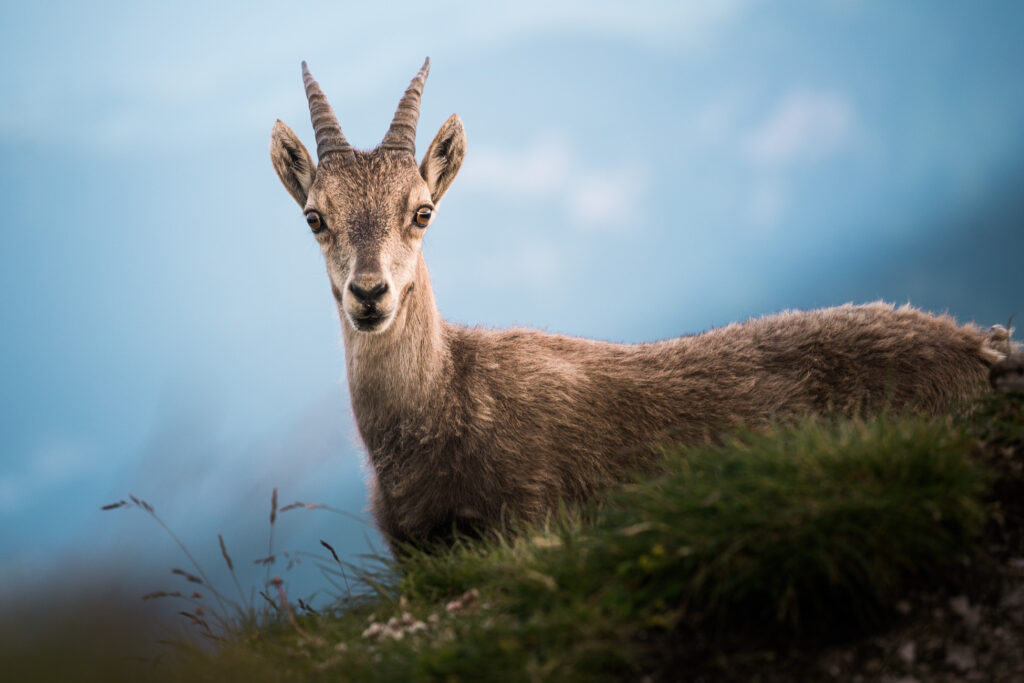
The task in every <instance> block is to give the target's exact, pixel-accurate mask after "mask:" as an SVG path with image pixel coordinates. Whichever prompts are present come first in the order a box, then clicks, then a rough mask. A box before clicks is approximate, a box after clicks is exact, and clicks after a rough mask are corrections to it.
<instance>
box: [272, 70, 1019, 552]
mask: <svg viewBox="0 0 1024 683" xmlns="http://www.w3.org/2000/svg"><path fill="white" fill-rule="evenodd" d="M429 64H430V61H429V59H428V60H427V61H426V62H425V63H424V64H423V68H421V69H420V71H419V73H418V74H417V75H416V77H415V78H414V79H413V80H412V83H411V84H410V85H409V88H408V89H407V90H406V91H405V95H404V96H403V97H402V99H401V101H400V102H399V104H398V110H397V111H396V112H395V116H394V119H393V120H392V122H391V127H390V128H389V129H388V132H387V134H386V135H385V136H384V140H383V142H382V143H381V144H380V146H378V147H377V148H376V149H374V150H372V151H370V152H362V151H358V150H356V149H354V148H353V147H352V146H351V145H349V143H348V141H347V140H346V139H345V136H344V135H342V132H341V127H340V126H339V124H338V121H337V119H336V118H335V115H334V112H333V110H332V109H331V106H330V105H329V104H328V102H327V100H326V98H325V97H324V94H323V92H322V91H321V90H320V86H319V85H318V84H317V82H316V81H315V80H314V79H313V77H312V75H310V73H309V70H308V69H307V68H306V64H305V62H303V64H302V75H303V80H304V82H305V87H306V97H307V99H308V101H309V110H310V113H311V116H312V120H313V130H314V131H315V133H316V142H317V158H318V161H319V163H314V162H313V159H312V158H311V157H310V155H309V152H308V151H306V148H305V147H304V146H303V144H302V143H301V142H300V141H299V139H298V137H296V135H295V133H294V132H293V131H292V130H291V129H290V128H289V127H288V126H286V125H285V124H283V123H282V122H280V121H278V122H277V123H276V124H275V126H274V131H273V136H272V138H271V146H270V153H271V159H272V161H273V164H274V168H275V170H276V171H277V174H278V177H279V178H280V179H281V182H282V183H284V186H285V187H286V188H287V189H288V192H289V193H290V194H291V195H292V197H294V198H295V200H296V201H297V202H298V203H299V205H300V206H301V207H302V210H303V212H304V213H305V216H306V222H307V223H308V224H309V227H310V229H312V231H313V235H314V237H315V238H316V240H317V242H318V243H319V244H320V250H321V251H322V252H323V255H324V258H325V259H326V261H327V274H328V276H329V278H330V281H331V291H332V292H333V293H334V298H335V301H336V302H337V307H338V313H339V315H340V317H341V325H342V331H343V335H344V342H345V360H346V365H347V368H348V383H349V391H350V392H351V396H352V409H353V412H354V413H355V418H356V423H357V425H358V428H359V433H360V435H361V436H362V439H363V442H364V443H365V444H366V449H367V451H368V453H369V461H370V464H371V466H372V470H373V477H374V481H373V482H372V484H371V486H372V491H371V508H372V511H373V514H374V516H375V517H376V520H377V522H378V524H379V525H380V527H381V529H382V531H383V532H384V533H385V535H386V536H387V537H388V539H389V541H390V542H391V543H392V544H393V546H394V545H395V544H402V543H408V542H413V543H421V542H427V541H431V540H435V539H438V538H441V537H443V536H445V535H449V534H451V532H452V529H453V528H460V529H471V530H474V531H481V530H487V529H493V528H496V527H498V526H499V525H501V524H502V523H503V521H505V520H509V519H514V520H521V521H527V522H529V521H538V520H540V519H542V518H543V517H544V516H545V515H546V514H548V513H550V512H551V511H552V510H553V509H555V508H556V507H557V505H558V501H560V500H563V499H564V500H581V499H586V498H587V497H589V496H591V495H592V494H593V493H594V492H595V491H596V490H597V489H599V488H600V487H602V486H604V485H606V484H608V483H610V482H615V481H616V480H619V479H621V478H622V477H623V476H624V475H625V473H627V472H629V471H631V470H636V469H639V468H642V467H644V466H649V465H650V464H651V460H652V458H654V457H655V456H654V455H653V452H652V450H651V449H649V448H644V447H643V446H644V445H645V444H650V443H651V442H652V441H657V440H659V439H665V438H669V437H670V438H672V439H674V440H677V441H683V442H693V441H696V440H700V439H704V438H706V437H707V436H708V435H710V434H712V433H714V432H715V431H716V430H718V429H720V428H722V427H724V426H727V425H729V424H730V423H736V422H745V423H748V424H749V423H758V422H763V421H764V420H766V419H768V418H777V417H786V416H793V415H797V414H801V413H808V412H825V411H839V412H842V413H852V412H858V411H863V412H866V411H877V410H879V409H882V408H883V407H891V408H894V409H899V408H901V407H904V406H913V407H914V408H916V409H919V410H923V411H925V412H930V413H936V412H940V411H944V410H947V409H948V408H950V407H951V406H953V405H955V404H956V403H958V402H960V401H964V400H967V399H970V398H971V397H973V396H974V395H976V394H977V393H978V392H979V391H981V390H982V389H983V388H984V386H985V382H986V373H987V370H988V366H989V365H991V364H992V363H993V362H994V361H996V360H998V359H1000V358H1001V357H1002V356H1003V355H1004V353H1005V352H1006V351H1008V349H1009V342H1008V333H1007V332H1006V331H1005V330H1002V329H1001V328H1000V329H996V328H993V330H992V331H989V332H983V331H981V330H980V329H978V328H976V327H974V326H972V325H966V326H958V325H957V324H956V323H955V322H954V321H953V320H952V319H951V318H949V317H947V316H939V317H936V316H932V315H927V314H925V313H922V312H920V311H917V310H915V309H913V308H910V307H909V306H904V307H902V308H898V309H897V308H894V307H893V306H890V305H886V304H882V303H874V304H868V305H865V306H852V305H846V306H840V307H838V308H829V309H824V310H817V311H810V312H797V311H791V312H786V313H781V314H779V315H773V316H769V317H765V318H761V319H759V320H749V321H747V322H745V323H738V324H732V325H728V326H727V327H724V328H721V329H715V330H711V331H709V332H705V333H703V334H699V335H695V336H686V337H680V338H677V339H669V340H666V341H660V342H654V343H648V344H612V343H606V342H601V341H592V340H589V339H579V338H576V337H568V336H563V335H557V334H545V333H543V332H538V331H534V330H528V329H510V330H489V329H481V328H466V327H462V326H459V325H454V324H452V323H449V322H447V321H445V320H444V319H443V318H442V317H441V315H440V313H439V312H438V309H437V305H436V303H435V302H434V294H433V292H432V290H431V286H430V276H429V275H428V273H427V265H426V263H425V262H424V260H423V253H422V249H421V247H422V243H423V236H424V234H425V233H426V232H427V230H428V228H429V226H430V224H431V223H432V221H433V218H434V213H435V211H436V208H437V205H438V203H439V202H440V201H441V198H442V197H443V196H444V194H445V191H446V190H447V189H448V187H449V186H450V185H451V183H452V180H454V178H455V174H456V173H457V172H458V170H459V167H460V165H461V164H462V159H463V156H464V155H465V151H466V138H465V133H464V132H463V129H462V121H460V120H459V117H458V116H456V115H452V116H451V118H449V119H448V120H447V121H446V122H445V123H444V125H442V126H441V130H440V131H439V132H438V134H437V136H436V137H435V138H434V141H433V142H432V143H431V144H430V147H429V149H427V153H426V155H425V156H424V157H423V161H422V162H421V163H420V164H419V167H417V164H416V159H415V156H414V155H415V138H416V123H417V120H418V118H419V103H420V95H421V93H422V91H423V85H424V82H425V81H426V78H427V71H428V69H429Z"/></svg>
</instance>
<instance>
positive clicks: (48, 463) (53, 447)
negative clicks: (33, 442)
mask: <svg viewBox="0 0 1024 683" xmlns="http://www.w3.org/2000/svg"><path fill="white" fill-rule="evenodd" d="M89 471H90V466H89V460H88V459H87V458H86V454H85V453H84V452H83V450H82V449H81V448H80V447H78V446H76V445H75V444H73V443H71V442H69V441H61V440H55V441H51V442H50V443H47V444H45V445H44V446H42V447H41V448H39V449H38V450H36V451H35V453H33V455H32V456H31V457H30V458H29V459H28V461H27V462H26V463H24V466H23V467H22V469H21V471H20V472H16V473H8V474H4V475H2V476H0V512H18V511H19V510H20V509H21V508H22V507H24V506H25V505H26V504H27V503H28V502H29V501H31V500H33V499H36V498H38V497H39V496H40V495H42V494H45V493H49V492H50V491H51V490H52V489H54V488H56V487H58V486H61V485H63V484H65V483H66V482H69V481H71V480H74V479H76V478H78V477H81V476H83V475H85V474H87V473H88V472H89Z"/></svg>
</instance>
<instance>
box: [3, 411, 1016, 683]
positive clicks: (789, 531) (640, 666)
mask: <svg viewBox="0 0 1024 683" xmlns="http://www.w3.org/2000/svg"><path fill="white" fill-rule="evenodd" d="M1022 446H1024V397H1021V396H1015V395H1006V396H994V397H992V398H990V399H988V400H987V401H986V402H984V403H983V404H980V405H979V407H978V408H977V409H976V411H975V413H974V416H973V417H971V418H969V419H963V420H954V419H953V418H947V419H940V420H924V419H921V418H914V417H901V418H880V419H875V420H870V421H863V420H836V421H830V420H823V419H819V420H808V421H805V422H802V423H800V424H797V425H789V426H776V427H773V428H770V429H764V430H760V431H744V432H738V433H735V434H732V435H730V436H728V437H726V438H724V439H723V442H722V443H720V444H715V445H706V446H702V447H696V448H681V447H667V448H664V462H665V467H664V469H663V470H662V471H660V472H658V473H657V474H652V475H646V476H643V477H639V478H637V479H636V480H635V481H633V482H631V483H629V484H628V485H626V486H624V487H623V488H622V489H620V490H616V491H613V492H610V493H609V496H608V500H607V501H606V502H605V504H604V505H602V506H601V507H599V508H592V509H583V510H579V509H566V510H563V511H562V513H561V514H560V515H559V516H558V518H557V519H556V520H553V521H552V522H551V523H550V524H549V525H548V526H546V527H544V528H532V529H523V530H520V533H519V534H518V535H515V536H508V537H501V538H491V539H485V540H467V539H463V540H459V541H458V542H457V543H456V544H455V545H454V547H451V548H437V549H434V550H433V551H430V552H424V551H415V550H410V553H409V556H408V558H407V559H406V560H404V561H403V563H402V565H401V566H400V567H397V566H393V565H390V564H388V563H387V562H385V561H383V560H381V561H379V562H378V563H377V564H376V565H374V564H373V563H371V567H372V568H371V569H367V568H366V566H365V565H364V566H363V568H362V569H361V570H358V574H359V575H358V577H357V576H355V575H354V574H353V569H352V568H351V567H342V565H341V563H337V564H335V562H336V559H337V558H335V557H332V556H331V555H332V554H333V551H329V552H328V553H325V554H322V555H321V559H320V560H319V561H321V562H324V563H326V564H325V566H328V567H329V566H330V565H333V566H334V569H335V570H336V571H337V576H338V580H339V583H338V586H339V588H341V590H342V593H343V597H342V599H341V600H340V601H339V602H338V603H337V604H335V605H333V606H332V608H331V609H328V610H324V609H320V610H317V611H316V612H314V611H313V610H312V609H311V608H309V607H308V606H306V605H305V604H304V603H303V604H302V605H300V604H298V603H297V602H296V603H295V604H293V603H292V602H291V601H290V600H288V598H287V586H285V585H283V584H280V583H278V582H272V583H271V585H269V586H268V587H267V588H268V590H267V595H266V600H265V602H264V609H263V612H262V613H261V614H260V615H257V614H255V613H248V614H245V615H235V616H232V614H233V612H232V609H231V608H230V607H229V606H221V605H219V604H218V600H217V599H213V600H210V601H207V602H206V603H205V604H204V605H203V606H202V607H201V608H200V609H199V610H196V609H194V607H193V608H190V609H189V610H188V614H189V615H191V616H188V617H187V618H188V619H189V620H190V621H192V623H193V624H194V626H195V630H196V632H197V633H199V634H204V633H205V634H206V635H207V639H206V640H209V639H210V637H211V636H212V637H215V638H216V639H217V640H216V645H215V647H214V648H213V649H211V648H201V647H197V646H195V645H191V644H187V643H185V642H183V643H179V644H178V645H176V646H174V648H173V651H174V654H173V655H172V656H166V657H164V658H162V661H161V662H160V663H159V665H158V666H156V667H155V668H154V669H152V670H149V671H147V673H146V675H147V677H157V678H166V679H172V680H176V679H179V678H188V679H190V680H210V681H222V680H247V681H291V680H295V681H309V680H313V681H316V680H324V681H328V680H352V681H366V680H371V681H372V680H381V681H405V680H436V679H442V680H449V681H456V680H524V681H526V680H552V681H567V680H568V681H571V680H602V679H606V680H620V679H630V680H636V679H642V678H644V677H649V679H650V680H687V679H691V678H693V677H695V676H698V675H701V676H703V677H704V678H706V679H716V678H731V677H735V679H736V680H744V679H749V677H750V676H751V675H752V672H756V673H757V675H759V676H762V677H764V676H766V675H767V674H765V671H766V667H768V668H769V669H770V667H771V666H774V667H776V668H779V670H780V671H781V670H784V669H785V667H787V666H796V665H795V664H792V663H789V664H787V663H785V661H788V660H787V659H786V658H787V657H789V655H787V654H786V653H791V652H793V651H796V650H799V651H801V652H812V653H814V652H820V651H823V648H825V649H827V648H829V647H832V646H834V644H836V643H844V642H856V641H857V640H858V639H859V638H861V637H862V636H863V635H864V634H867V633H872V632H876V631H882V630H884V629H886V628H890V627H891V626H892V624H894V623H895V622H896V621H898V620H899V619H900V615H899V610H898V609H896V606H897V605H899V604H902V603H903V602H904V601H905V599H907V597H908V596H913V595H918V594H922V593H923V592H925V593H926V592H929V591H932V592H934V591H942V590H943V589H944V587H949V586H952V587H954V590H959V588H958V587H959V586H962V585H964V584H965V583H970V582H975V583H977V582H979V581H982V582H983V581H989V580H990V579H991V576H990V575H991V572H990V571H989V570H986V569H985V568H984V566H983V565H984V564H985V563H984V562H982V561H980V560H979V559H978V558H979V557H982V556H986V557H988V556H992V555H993V553H996V552H1011V554H1012V552H1018V553H1019V552H1021V551H1022V550H1024V548H1018V549H1016V550H1015V551H1014V549H1013V548H1010V549H1009V550H1007V547H1003V549H1002V550H998V551H996V550H993V547H994V546H993V543H994V542H996V541H998V542H999V543H1003V545H1004V546H1007V544H1010V545H1013V544H1015V543H1017V544H1019V534H1016V535H1015V534H1014V533H1012V528H1013V527H1014V526H1015V525H1018V523H1019V521H1020V520H1019V518H1018V517H1017V515H1018V512H1017V511H1016V508H1015V507H1014V506H1015V505H1018V503H1015V502H1014V501H1015V500H1016V501H1019V500H1021V496H1020V493H1021V490H1022V489H1021V486H1020V482H1021V480H1022V479H1021V476H1020V463H1021V460H1022V455H1024V453H1022ZM1001 498H1005V499H1006V500H1005V501H1001V500H1000V499H1001ZM139 504H140V505H144V504H142V503H139ZM1008 506H1009V507H1008ZM1008 528H1009V529H1010V531H1008V530H1007V529H1008ZM1018 528H1019V527H1018ZM993 539H995V541H994V540H993ZM1000 539H1001V540H1000ZM997 544H998V543H997ZM328 550H329V549H328ZM342 573H344V574H345V579H342ZM186 578H187V577H186ZM192 578H193V579H195V581H196V582H203V577H202V576H195V577H192ZM346 580H347V581H348V583H347V585H346V583H345V581H346ZM209 588H211V587H209V586H208V587H207V589H206V590H209ZM240 592H241V591H240ZM271 602H272V603H273V607H271V606H270V604H269V603H271ZM221 609H223V610H224V612H223V613H220V617H221V618H222V624H221V626H220V627H218V626H217V620H218V612H219V611H220V610H221ZM242 611H243V612H245V609H244V608H243V610H242ZM766 658H767V659H766ZM790 659H791V657H790ZM766 662H768V663H767V664H766ZM772 662H774V663H772ZM16 663H17V662H15V664H16ZM769 665H770V666H769ZM805 665H806V662H804V664H800V666H805ZM15 670H17V669H15ZM119 670H120V669H119ZM39 671H40V670H38V669H37V670H36V673H38V672H39ZM114 675H115V671H114V670H113V669H112V670H111V672H110V677H114ZM136 675H137V672H136ZM767 678H768V679H770V678H771V676H770V675H767Z"/></svg>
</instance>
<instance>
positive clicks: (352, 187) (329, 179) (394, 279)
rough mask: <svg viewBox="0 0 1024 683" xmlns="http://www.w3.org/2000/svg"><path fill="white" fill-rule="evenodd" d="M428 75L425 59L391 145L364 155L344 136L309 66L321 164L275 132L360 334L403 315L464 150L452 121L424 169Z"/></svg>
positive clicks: (278, 128) (283, 171) (280, 156)
mask: <svg viewBox="0 0 1024 683" xmlns="http://www.w3.org/2000/svg"><path fill="white" fill-rule="evenodd" d="M429 70H430V59H429V58H428V59H427V60H426V61H425V62H424V63H423V67H422V68H421V69H420V71H419V73H417V74H416V77H415V78H413V79H412V82H411V83H410V84H409V88H408V89H407V90H406V91H405V95H404V96H403V97H402V99H401V101H400V102H399V103H398V110H397V111H396V112H395V116H394V119H393V120H392V122H391V127H390V128H389V129H388V132H387V135H385V136H384V140H383V141H382V142H381V144H380V145H379V146H378V147H377V148H376V149H374V150H372V151H370V152H361V151H358V150H356V149H353V148H352V146H351V145H349V143H348V141H347V140H346V139H345V136H344V135H342V133H341V126H340V125H339V124H338V119H337V118H336V117H335V115H334V111H333V110H332V109H331V105H330V104H328V103H327V98H326V97H324V94H323V92H322V91H321V90H320V86H319V84H317V82H316V81H315V80H314V79H313V76H312V74H310V73H309V69H308V68H307V67H306V63H305V62H303V63H302V78H303V81H304V82H305V85H306V98H307V99H308V100H309V112H310V115H311V117H312V119H313V130H314V132H315V133H316V153H317V160H318V162H319V164H314V163H313V159H312V157H310V154H309V152H308V151H307V150H306V148H305V146H303V144H302V142H301V141H299V138H298V137H297V136H296V135H295V133H294V132H293V131H292V129H291V128H289V127H288V126H286V125H285V124H284V123H282V122H281V121H278V122H277V123H276V124H275V125H274V132H273V134H272V135H271V139H270V158H271V160H272V161H273V163H274V169H275V170H276V171H277V176H278V177H279V178H280V179H281V182H282V183H284V186H285V188H286V189H287V190H288V192H289V193H290V194H291V195H292V197H294V198H295V201H297V202H298V203H299V206H301V207H302V210H303V211H304V212H305V214H306V222H307V223H308V224H309V227H310V228H311V229H312V231H313V234H314V236H315V237H316V240H317V242H319V243H320V249H321V251H322V252H323V254H324V258H325V259H326V261H327V274H328V275H329V277H330V279H331V285H332V287H331V289H332V291H333V292H334V296H335V299H336V300H337V302H338V308H339V310H340V311H341V314H342V319H343V320H345V319H347V320H348V321H349V322H350V323H351V325H352V327H353V328H354V329H355V330H356V331H359V332H368V333H374V332H383V331H384V330H386V329H387V328H388V326H389V325H390V324H391V322H392V321H393V320H394V319H395V316H396V314H397V313H398V311H399V310H400V309H401V306H402V302H403V301H404V298H405V295H406V294H407V293H408V291H409V289H410V288H411V287H412V285H413V281H414V278H415V275H416V268H417V264H418V262H419V259H420V249H421V247H422V244H423V234H424V232H425V231H426V229H427V226H428V225H430V223H431V220H432V218H433V214H434V210H435V208H436V207H437V204H438V202H439V201H440V200H441V197H442V196H444V193H445V191H446V190H447V189H448V187H449V185H451V182H452V180H453V179H454V178H455V174H456V173H458V171H459V167H460V166H461V164H462V158H463V156H464V155H465V152H466V136H465V133H464V132H463V130H462V121H461V120H459V117H458V116H457V115H455V114H452V116H451V117H450V118H449V119H448V120H447V121H445V123H444V125H443V126H441V130H440V131H439V132H438V133H437V136H436V137H435V138H434V141H433V142H432V143H430V148H429V149H428V150H427V153H426V155H425V156H424V157H423V161H422V163H421V164H420V165H419V167H418V168H417V165H416V157H415V154H416V123H417V121H418V119H419V113H420V111H419V110H420V95H421V94H422V93H423V84H424V83H425V82H426V80H427V73H428V71H429Z"/></svg>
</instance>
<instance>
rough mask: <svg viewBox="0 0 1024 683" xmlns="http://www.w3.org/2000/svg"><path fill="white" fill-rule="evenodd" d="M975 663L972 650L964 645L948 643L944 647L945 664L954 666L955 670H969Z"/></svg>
mask: <svg viewBox="0 0 1024 683" xmlns="http://www.w3.org/2000/svg"><path fill="white" fill-rule="evenodd" d="M977 663H978V662H977V660H976V659H975V657H974V650H972V649H971V648H969V647H967V646H966V645H950V646H949V647H947V648H946V664H949V665H950V666H952V667H954V668H955V669H956V670H957V671H960V672H965V671H970V670H971V669H973V668H974V667H975V666H976V665H977Z"/></svg>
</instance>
